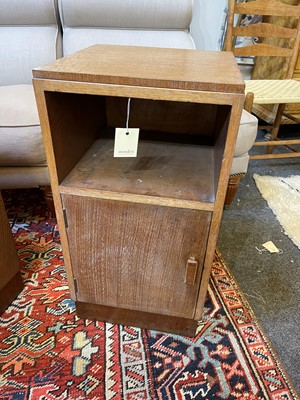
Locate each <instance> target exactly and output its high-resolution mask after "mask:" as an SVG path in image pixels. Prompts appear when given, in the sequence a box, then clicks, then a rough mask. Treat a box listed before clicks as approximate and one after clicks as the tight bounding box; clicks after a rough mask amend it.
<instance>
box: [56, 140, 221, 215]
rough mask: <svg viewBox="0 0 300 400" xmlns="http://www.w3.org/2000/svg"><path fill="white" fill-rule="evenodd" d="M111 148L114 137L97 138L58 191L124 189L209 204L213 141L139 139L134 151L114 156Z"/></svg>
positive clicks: (123, 191) (133, 192)
mask: <svg viewBox="0 0 300 400" xmlns="http://www.w3.org/2000/svg"><path fill="white" fill-rule="evenodd" d="M113 152H114V141H113V139H99V140H96V141H95V142H94V143H93V145H92V146H91V147H90V148H89V150H88V151H87V152H86V153H85V154H84V156H83V157H82V158H81V160H80V161H79V162H78V163H77V164H76V166H75V167H74V168H73V169H72V171H71V172H70V173H69V174H68V176H67V177H66V178H65V179H64V180H63V181H62V183H61V185H60V190H61V192H62V193H64V192H66V191H67V192H68V193H70V191H71V192H72V191H73V193H74V194H76V191H77V189H85V190H90V191H93V192H95V191H105V192H113V193H127V194H131V195H138V196H151V197H156V198H158V199H159V198H167V199H171V200H175V203H174V206H176V201H177V200H178V201H190V202H200V203H208V205H207V206H206V207H205V208H206V209H207V208H208V209H210V208H212V207H211V206H209V204H211V205H212V204H213V203H214V200H215V193H214V186H215V185H214V152H213V147H211V146H197V145H191V144H181V143H171V142H159V141H150V140H141V141H139V146H138V155H137V157H128V158H127V157H124V158H123V157H122V158H114V157H113ZM197 208H201V206H198V207H197Z"/></svg>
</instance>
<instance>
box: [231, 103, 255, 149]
mask: <svg viewBox="0 0 300 400" xmlns="http://www.w3.org/2000/svg"><path fill="white" fill-rule="evenodd" d="M257 127H258V120H257V118H256V117H255V116H254V115H253V114H250V113H249V112H248V111H246V110H243V112H242V116H241V121H240V127H239V131H238V136H237V140H236V146H235V152H234V157H240V156H243V155H244V154H246V153H248V151H249V150H250V149H251V147H252V145H253V143H254V141H255V139H256V136H257Z"/></svg>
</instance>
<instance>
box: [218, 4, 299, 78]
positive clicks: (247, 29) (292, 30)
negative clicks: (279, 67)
mask: <svg viewBox="0 0 300 400" xmlns="http://www.w3.org/2000/svg"><path fill="white" fill-rule="evenodd" d="M282 1H284V0H282ZM282 1H279V0H252V1H247V2H244V3H239V2H238V1H237V0H228V18H227V28H226V35H225V41H224V50H226V51H232V52H233V53H234V55H235V56H237V57H249V56H253V57H259V56H262V57H270V56H271V57H284V58H286V59H287V63H286V66H287V67H286V68H285V71H286V76H285V78H291V77H292V76H293V71H294V68H295V64H296V62H297V59H298V52H299V44H300V5H297V6H291V5H289V4H285V3H284V2H282ZM238 14H240V15H238ZM237 15H238V16H239V18H238V21H240V20H241V17H242V16H243V15H259V16H262V22H255V20H257V19H256V18H255V20H253V21H252V23H250V24H249V25H242V24H241V25H240V24H239V22H238V23H237V24H236V16H237ZM278 17H279V18H278ZM282 17H283V19H285V20H287V19H289V18H290V19H289V23H288V27H284V26H282V22H281V21H279V19H282ZM287 17H288V18H287ZM236 25H237V26H236ZM237 37H250V38H258V43H256V44H253V45H248V44H247V43H245V44H246V46H244V47H243V46H241V45H239V44H238V41H237V40H236V39H237Z"/></svg>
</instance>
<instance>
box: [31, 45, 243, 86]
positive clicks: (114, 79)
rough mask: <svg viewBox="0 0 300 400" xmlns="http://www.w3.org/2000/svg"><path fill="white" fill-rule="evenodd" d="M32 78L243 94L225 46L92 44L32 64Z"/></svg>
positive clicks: (233, 61) (241, 81)
mask: <svg viewBox="0 0 300 400" xmlns="http://www.w3.org/2000/svg"><path fill="white" fill-rule="evenodd" d="M33 77H34V78H39V79H55V80H63V81H75V82H86V83H105V84H115V85H133V86H146V87H158V88H170V89H185V90H201V91H213V92H230V93H244V81H243V79H242V76H241V74H240V71H239V69H238V66H237V64H236V61H235V59H234V56H233V54H232V53H230V52H224V51H220V52H218V51H199V50H185V49H165V48H154V47H137V46H134V47H133V46H116V45H94V46H91V47H88V48H86V49H84V50H81V51H79V52H77V53H74V54H71V55H69V56H66V57H63V58H61V59H59V60H56V61H54V62H53V63H51V64H47V65H45V66H42V67H40V68H36V69H34V70H33Z"/></svg>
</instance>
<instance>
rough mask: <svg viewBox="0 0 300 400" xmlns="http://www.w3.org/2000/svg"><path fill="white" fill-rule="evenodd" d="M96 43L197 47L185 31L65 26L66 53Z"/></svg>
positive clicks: (64, 41) (64, 45) (64, 44)
mask: <svg viewBox="0 0 300 400" xmlns="http://www.w3.org/2000/svg"><path fill="white" fill-rule="evenodd" d="M94 44H112V45H114V44H116V45H126V46H147V47H148V46H150V47H164V48H183V49H195V43H194V41H193V39H192V37H191V36H190V34H189V33H187V32H185V31H172V30H145V29H140V30H138V29H127V30H126V29H105V28H97V29H93V28H65V30H64V36H63V49H64V55H69V54H71V53H74V52H76V51H79V50H81V49H84V48H86V47H89V46H92V45H94ZM133 62H134V60H133Z"/></svg>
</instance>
